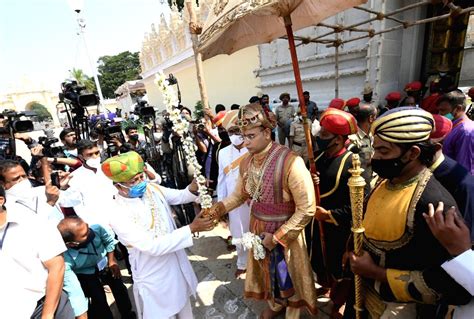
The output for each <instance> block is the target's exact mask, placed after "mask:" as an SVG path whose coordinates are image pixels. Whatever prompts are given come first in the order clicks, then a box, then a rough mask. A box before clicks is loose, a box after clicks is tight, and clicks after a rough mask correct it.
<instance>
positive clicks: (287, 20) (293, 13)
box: [199, 0, 367, 282]
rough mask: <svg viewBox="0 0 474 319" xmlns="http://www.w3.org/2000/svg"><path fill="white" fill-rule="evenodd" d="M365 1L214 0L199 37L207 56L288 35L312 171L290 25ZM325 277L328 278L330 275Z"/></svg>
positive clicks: (300, 24) (309, 22) (312, 21)
mask: <svg viewBox="0 0 474 319" xmlns="http://www.w3.org/2000/svg"><path fill="white" fill-rule="evenodd" d="M365 2H367V0H216V1H214V3H213V5H212V7H211V12H210V13H209V15H208V18H207V20H206V23H205V24H204V27H203V30H202V33H201V35H200V37H199V51H200V53H201V54H202V58H203V60H206V59H209V58H212V57H213V56H216V55H219V54H232V53H234V52H236V51H238V50H240V49H243V48H246V47H249V46H252V45H257V44H262V43H269V42H271V41H273V40H274V39H277V38H279V37H282V36H285V35H286V36H287V38H288V43H289V48H290V54H291V61H292V64H293V72H294V75H295V84H296V90H297V92H298V100H299V105H300V108H301V115H302V117H303V125H304V129H305V138H306V145H307V146H308V157H309V162H310V170H311V172H312V173H316V164H315V161H314V154H313V146H312V142H311V133H310V127H309V124H308V123H307V120H306V119H307V110H306V104H305V102H304V97H303V86H302V83H301V75H300V69H299V64H298V57H297V54H296V47H295V40H294V36H293V29H295V30H299V29H302V28H305V27H308V26H311V25H316V24H318V23H319V22H321V21H323V20H324V19H326V18H328V17H331V16H333V15H335V14H337V13H339V12H341V11H344V10H346V9H349V8H352V7H354V6H357V5H360V4H363V3H365ZM315 191H316V203H317V204H318V205H319V203H320V196H319V188H318V186H315ZM319 229H320V237H321V248H322V253H323V259H326V258H325V256H326V248H325V247H326V244H325V240H324V229H323V224H322V223H319ZM323 263H324V265H325V267H326V266H327V263H326V260H323ZM323 280H324V279H323ZM326 281H327V282H329V279H328V280H326Z"/></svg>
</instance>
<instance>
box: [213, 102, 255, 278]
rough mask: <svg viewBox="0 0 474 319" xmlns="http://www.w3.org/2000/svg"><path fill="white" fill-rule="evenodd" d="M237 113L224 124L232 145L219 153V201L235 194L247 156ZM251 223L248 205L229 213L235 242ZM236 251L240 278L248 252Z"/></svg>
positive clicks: (227, 118)
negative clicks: (240, 171) (240, 165)
mask: <svg viewBox="0 0 474 319" xmlns="http://www.w3.org/2000/svg"><path fill="white" fill-rule="evenodd" d="M237 113H238V111H237V110H233V111H230V112H227V113H226V115H225V117H224V119H223V122H222V125H223V126H224V128H225V129H226V130H227V133H228V134H229V138H230V140H231V142H232V144H231V145H229V146H226V147H224V148H223V149H221V150H220V151H219V178H218V182H217V198H218V201H222V200H223V199H224V198H227V197H228V196H230V194H232V193H233V192H234V190H235V188H236V186H237V180H238V178H239V164H240V162H241V161H242V159H243V158H244V157H245V156H246V154H247V149H246V148H245V147H244V140H243V138H242V135H241V132H240V128H239V127H238V126H237ZM249 223H250V207H249V205H248V204H247V203H244V204H242V205H241V206H239V207H237V208H236V209H234V210H232V211H230V212H229V228H230V233H231V235H232V238H233V239H234V240H236V239H240V238H242V235H243V234H244V233H246V232H248V231H249ZM236 250H237V271H236V272H235V276H236V277H239V276H240V275H241V274H242V273H245V270H246V268H247V253H248V252H247V251H245V250H244V248H243V247H242V245H241V244H237V245H236Z"/></svg>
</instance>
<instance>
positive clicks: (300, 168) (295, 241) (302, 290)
mask: <svg viewBox="0 0 474 319" xmlns="http://www.w3.org/2000/svg"><path fill="white" fill-rule="evenodd" d="M270 146H271V144H270V145H269V147H267V148H266V149H265V150H264V151H263V152H262V153H260V154H256V155H249V157H248V159H247V160H243V161H242V163H241V165H240V176H239V179H238V181H237V185H236V188H235V191H234V192H233V193H232V194H231V195H230V196H229V197H227V198H226V199H224V200H223V201H222V203H223V206H224V208H223V209H224V210H225V213H227V212H229V211H231V210H233V209H234V208H236V207H239V206H240V205H242V203H244V202H245V201H246V200H248V199H249V194H248V193H247V192H246V190H245V189H246V188H245V187H244V185H245V183H246V181H247V180H248V178H252V176H249V175H251V174H252V171H254V169H252V167H251V165H254V164H251V161H250V159H251V158H252V156H255V157H256V158H255V161H254V162H255V165H256V166H257V167H260V166H261V165H262V163H263V161H264V160H265V157H266V155H267V153H268V150H269V149H270ZM291 156H292V157H293V158H292V159H291V160H289V161H287V164H286V165H285V167H284V168H283V175H284V176H285V177H286V178H284V181H283V201H284V202H289V201H292V200H293V201H294V203H295V207H296V209H295V212H294V214H293V215H292V216H291V217H290V219H289V220H287V221H286V222H285V224H283V225H282V226H281V227H280V228H279V229H277V230H276V232H275V233H274V237H275V238H276V240H278V242H279V243H280V244H281V245H282V246H283V247H284V251H285V259H286V262H287V264H288V270H289V273H290V277H291V279H292V281H293V286H294V288H295V295H294V296H293V297H291V298H290V301H289V304H288V305H289V306H290V307H302V306H306V307H308V309H309V310H310V311H311V312H312V313H316V312H317V309H316V289H315V285H314V279H313V272H312V269H311V264H310V261H309V258H308V252H307V249H306V243H305V237H304V229H305V226H306V225H307V224H308V223H309V222H311V220H312V218H313V216H314V214H315V211H316V202H315V193H314V185H313V181H312V179H311V175H310V173H309V171H308V169H307V168H306V166H305V164H304V162H303V160H302V158H300V157H297V156H296V155H295V154H293V153H292V154H291ZM221 213H223V212H221ZM263 226H264V225H263V222H262V221H260V220H258V219H256V218H255V217H254V216H253V215H251V217H250V231H251V232H253V233H254V234H261V233H262V232H263V231H264V228H263ZM263 265H264V262H263V261H257V260H255V259H254V258H253V252H252V251H250V252H249V257H248V264H247V277H246V280H245V297H250V298H255V299H266V300H270V299H271V295H269V294H268V285H269V283H268V282H266V281H267V280H266V276H265V274H264V271H263Z"/></svg>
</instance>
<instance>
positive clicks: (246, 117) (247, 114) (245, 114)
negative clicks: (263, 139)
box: [237, 103, 276, 130]
mask: <svg viewBox="0 0 474 319" xmlns="http://www.w3.org/2000/svg"><path fill="white" fill-rule="evenodd" d="M237 125H238V126H240V129H241V130H245V129H251V128H254V127H258V126H263V127H265V128H270V129H273V128H275V126H276V118H275V114H273V113H272V112H270V111H267V110H264V109H263V108H262V106H261V105H260V104H258V103H252V104H248V105H245V106H242V107H240V109H239V115H238V120H237Z"/></svg>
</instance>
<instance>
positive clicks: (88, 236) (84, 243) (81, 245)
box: [71, 228, 95, 249]
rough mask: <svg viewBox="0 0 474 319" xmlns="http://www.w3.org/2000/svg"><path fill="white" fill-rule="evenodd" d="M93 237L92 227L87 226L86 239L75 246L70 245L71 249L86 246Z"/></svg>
mask: <svg viewBox="0 0 474 319" xmlns="http://www.w3.org/2000/svg"><path fill="white" fill-rule="evenodd" d="M94 238H95V233H94V231H93V230H92V229H90V228H89V234H88V235H87V239H86V240H85V241H83V242H82V243H80V244H79V245H77V246H75V247H71V248H72V249H81V248H86V247H87V245H89V244H90V243H91V242H92V241H93V240H94Z"/></svg>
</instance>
